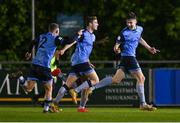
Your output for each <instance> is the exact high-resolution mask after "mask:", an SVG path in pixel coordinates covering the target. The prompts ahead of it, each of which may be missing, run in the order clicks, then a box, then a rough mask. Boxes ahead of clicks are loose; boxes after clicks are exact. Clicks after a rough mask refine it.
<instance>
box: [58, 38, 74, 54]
mask: <svg viewBox="0 0 180 123" xmlns="http://www.w3.org/2000/svg"><path fill="white" fill-rule="evenodd" d="M75 43H76V41H74V42H72V43H71V44H66V45H65V46H64V47H63V49H61V50H60V51H59V54H60V55H63V54H64V52H65V51H66V50H67V49H69V48H70V47H72V46H73V45H74V44H75Z"/></svg>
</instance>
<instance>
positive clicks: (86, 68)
mask: <svg viewBox="0 0 180 123" xmlns="http://www.w3.org/2000/svg"><path fill="white" fill-rule="evenodd" d="M94 71H95V70H94V68H92V67H91V65H90V64H89V63H88V62H85V63H81V64H77V65H74V66H71V71H70V73H69V74H70V75H76V76H78V77H80V76H83V75H86V74H89V73H92V72H94Z"/></svg>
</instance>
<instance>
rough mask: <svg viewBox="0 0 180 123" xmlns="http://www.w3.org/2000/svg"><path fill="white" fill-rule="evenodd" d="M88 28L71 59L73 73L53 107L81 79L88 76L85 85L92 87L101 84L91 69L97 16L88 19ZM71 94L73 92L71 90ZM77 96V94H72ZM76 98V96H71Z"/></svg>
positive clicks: (74, 99)
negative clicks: (90, 58) (90, 60)
mask: <svg viewBox="0 0 180 123" xmlns="http://www.w3.org/2000/svg"><path fill="white" fill-rule="evenodd" d="M86 25H87V27H86V29H85V30H84V31H83V32H82V35H81V37H80V38H79V40H77V45H76V49H75V52H74V53H73V55H72V57H71V71H70V73H69V75H68V78H67V80H66V83H65V84H64V85H63V86H62V87H61V88H60V89H59V92H58V94H57V96H56V98H55V100H54V101H53V105H52V107H53V106H54V107H56V106H57V104H58V103H59V101H60V100H61V99H62V97H63V96H64V94H65V92H66V91H68V90H69V88H70V87H72V84H73V83H74V82H75V81H76V80H77V79H78V78H79V77H80V76H83V75H84V76H87V78H88V80H87V81H85V82H84V83H85V85H86V86H87V85H88V87H91V86H92V85H95V84H97V82H99V77H98V75H97V74H96V72H95V70H94V68H92V67H91V64H90V62H89V56H90V54H91V52H92V49H93V43H94V41H95V35H94V33H93V32H94V31H95V30H97V28H98V25H99V24H98V20H97V17H96V16H89V17H87V23H86ZM61 51H62V54H63V53H64V51H65V50H64V49H62V50H61ZM70 92H71V90H70ZM70 94H76V93H70ZM71 96H72V97H74V95H71ZM73 101H74V102H75V103H76V104H77V100H76V98H73Z"/></svg>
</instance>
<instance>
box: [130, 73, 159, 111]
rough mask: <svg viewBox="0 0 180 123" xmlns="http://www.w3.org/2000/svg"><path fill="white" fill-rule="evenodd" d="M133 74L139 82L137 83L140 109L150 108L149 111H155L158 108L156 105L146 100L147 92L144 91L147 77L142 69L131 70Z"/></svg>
mask: <svg viewBox="0 0 180 123" xmlns="http://www.w3.org/2000/svg"><path fill="white" fill-rule="evenodd" d="M131 74H132V76H134V78H136V80H137V83H136V91H137V93H138V96H139V98H140V109H141V110H148V111H154V110H156V108H155V107H153V106H152V105H148V104H147V103H146V100H145V93H144V82H145V77H144V75H143V73H142V71H141V70H139V71H136V72H131Z"/></svg>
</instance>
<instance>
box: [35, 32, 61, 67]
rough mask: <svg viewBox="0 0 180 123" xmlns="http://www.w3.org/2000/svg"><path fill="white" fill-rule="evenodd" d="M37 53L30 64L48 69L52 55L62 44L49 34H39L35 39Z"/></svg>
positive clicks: (59, 39)
mask: <svg viewBox="0 0 180 123" xmlns="http://www.w3.org/2000/svg"><path fill="white" fill-rule="evenodd" d="M35 41H37V42H38V43H37V44H38V45H37V47H36V48H37V51H36V55H35V58H34V59H33V61H32V64H35V65H39V66H43V67H48V68H50V61H51V59H52V57H53V55H54V52H55V50H56V48H57V45H56V44H58V45H60V44H62V43H63V40H62V38H61V37H59V36H53V34H52V33H51V32H48V33H46V34H41V35H40V36H39V37H38V38H37V39H35Z"/></svg>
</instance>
